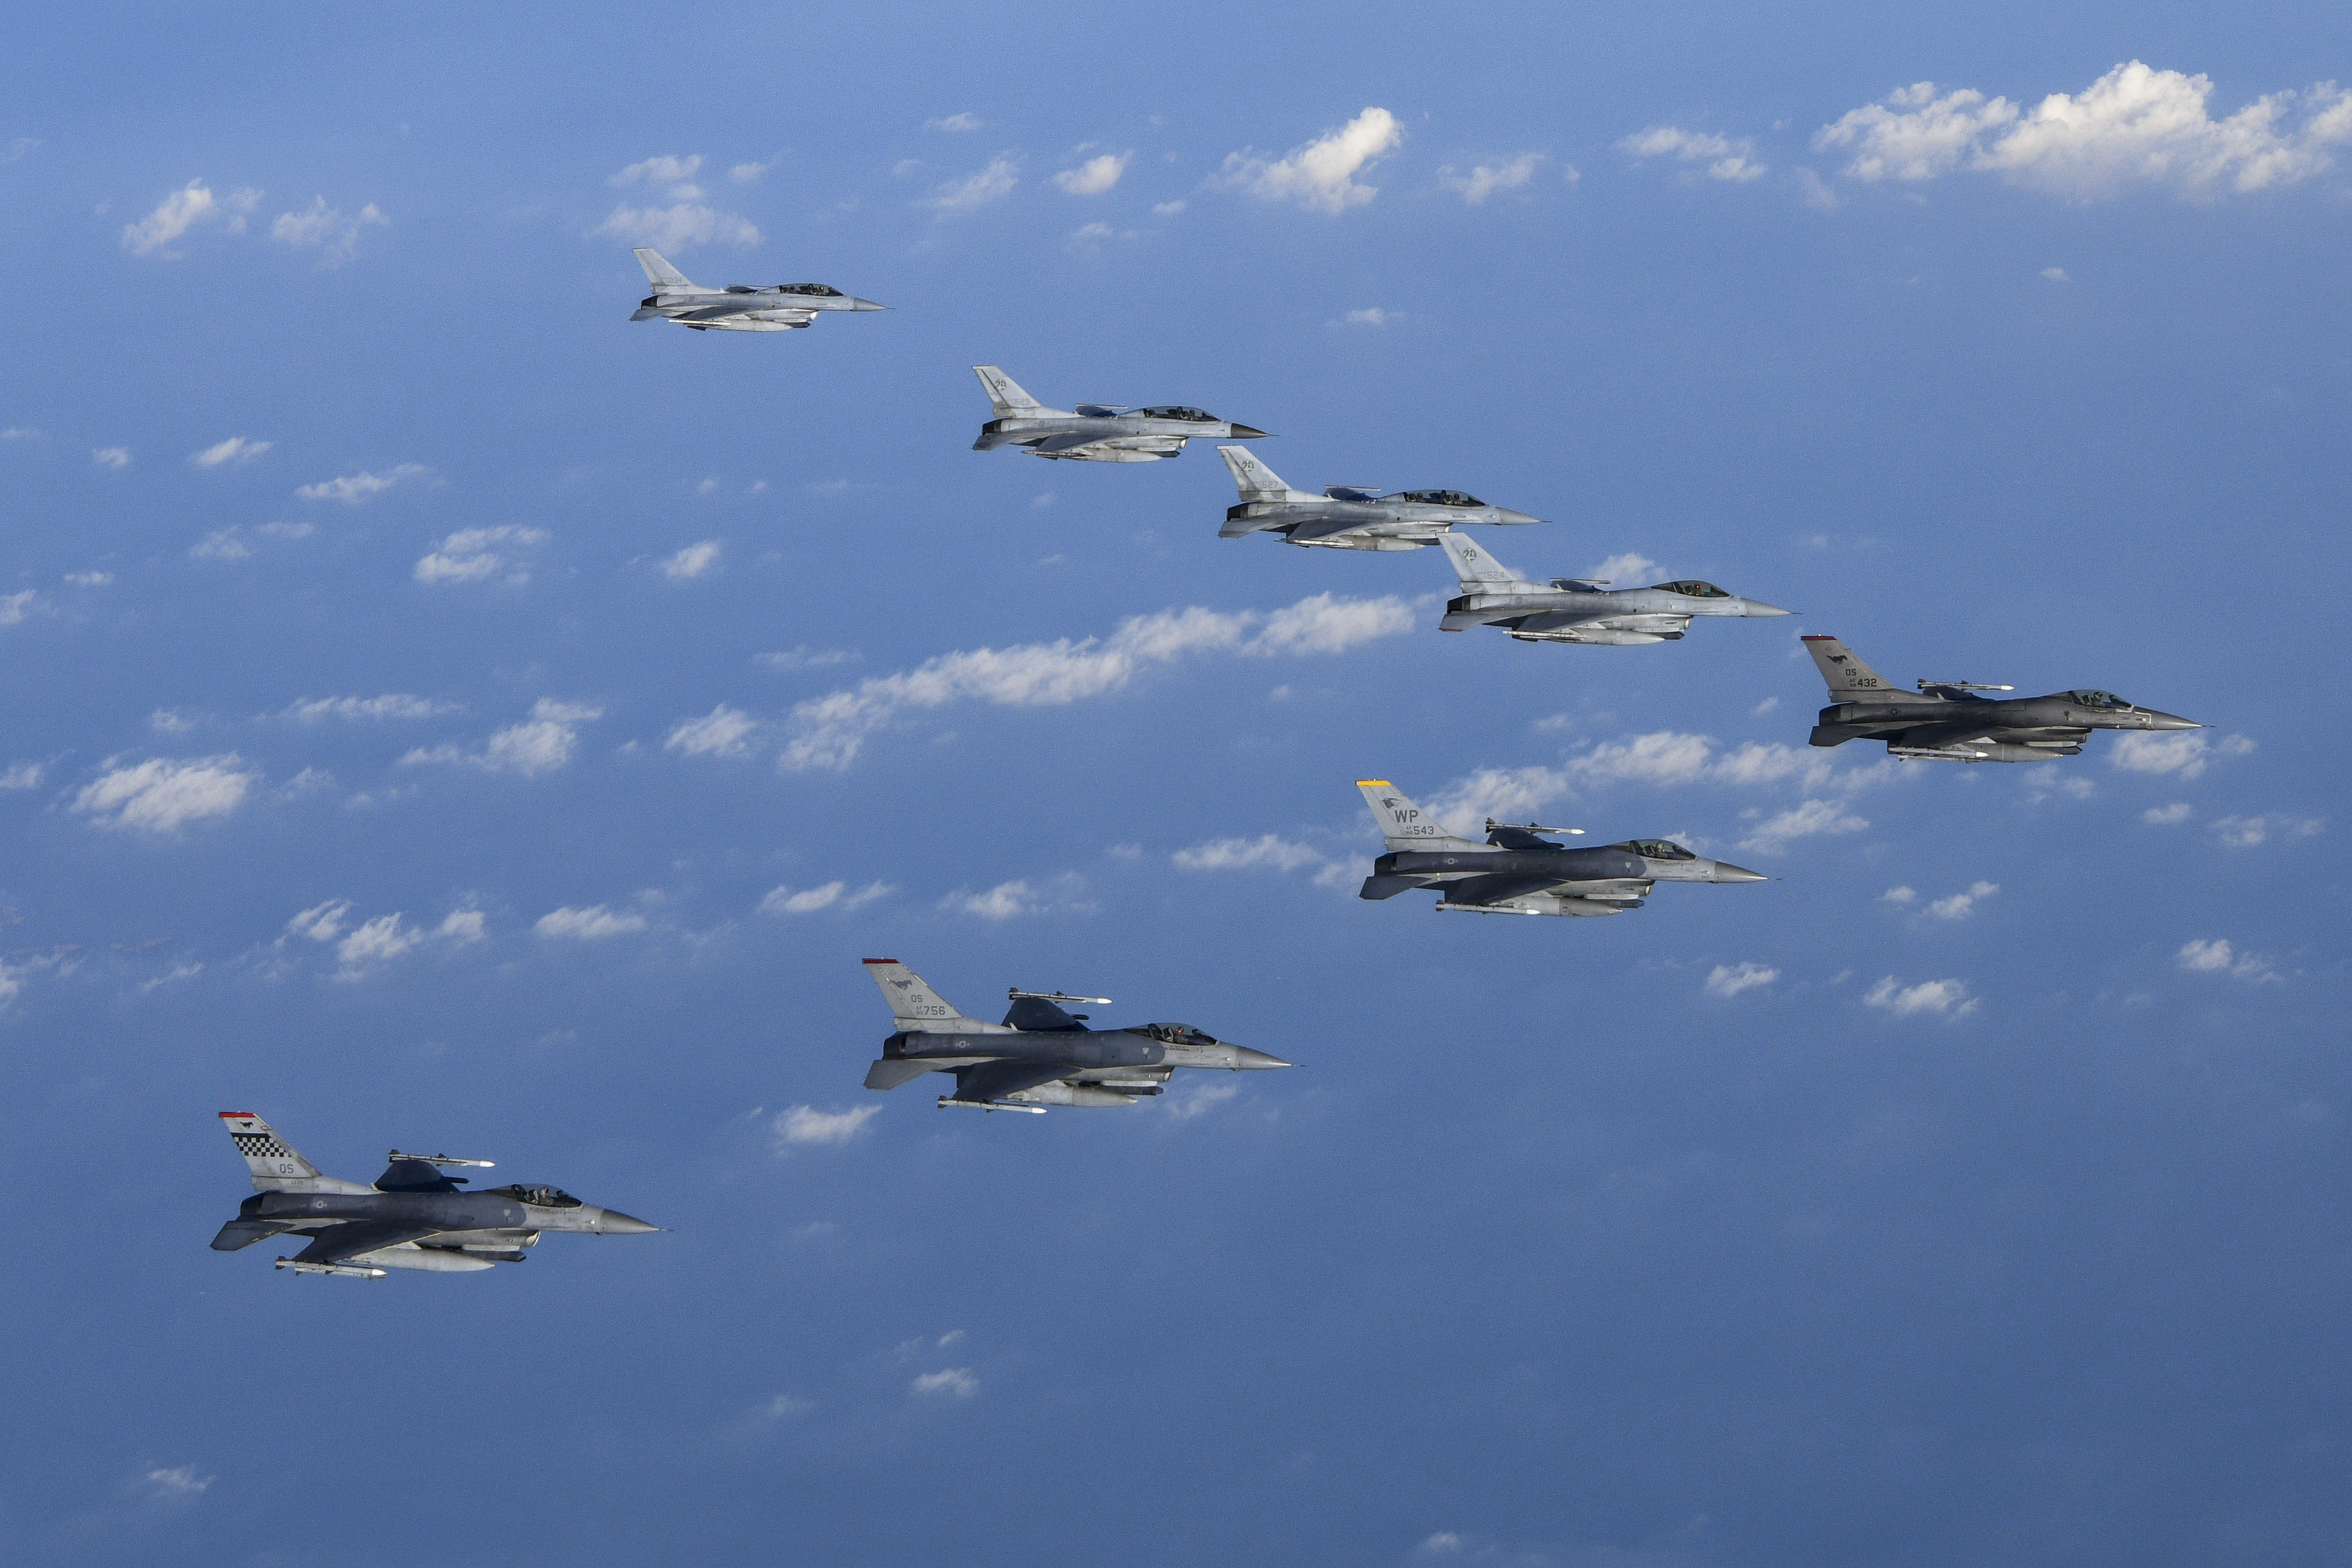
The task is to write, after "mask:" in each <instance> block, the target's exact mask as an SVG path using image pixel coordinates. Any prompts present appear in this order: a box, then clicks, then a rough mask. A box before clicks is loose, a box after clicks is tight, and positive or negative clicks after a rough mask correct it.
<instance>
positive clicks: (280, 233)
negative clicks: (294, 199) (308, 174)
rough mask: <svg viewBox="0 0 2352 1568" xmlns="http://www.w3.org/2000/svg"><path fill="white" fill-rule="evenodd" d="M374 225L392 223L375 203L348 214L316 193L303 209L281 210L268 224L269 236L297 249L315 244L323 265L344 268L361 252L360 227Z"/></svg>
mask: <svg viewBox="0 0 2352 1568" xmlns="http://www.w3.org/2000/svg"><path fill="white" fill-rule="evenodd" d="M370 226H374V227H377V228H389V227H390V226H392V220H391V219H390V218H388V217H386V216H383V214H382V213H381V212H378V211H377V210H376V205H375V204H374V203H373V202H370V203H368V205H365V206H363V207H362V208H360V210H359V211H358V212H356V213H353V214H351V215H349V216H346V215H345V214H344V213H343V211H342V209H341V208H340V207H331V206H329V205H327V198H326V197H324V196H313V197H311V198H310V206H309V208H308V209H306V210H304V211H302V212H299V213H279V214H278V221H277V222H275V223H273V224H271V225H270V226H269V237H270V238H272V239H274V240H277V241H278V242H279V243H280V244H282V245H291V246H294V247H297V248H303V247H310V246H316V247H319V249H320V253H321V254H320V258H319V265H320V266H321V267H341V265H342V264H343V263H344V262H346V261H349V260H350V259H351V258H352V257H353V256H354V255H356V254H357V253H358V251H359V243H360V230H362V229H363V228H367V227H370Z"/></svg>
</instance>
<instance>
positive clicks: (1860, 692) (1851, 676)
mask: <svg viewBox="0 0 2352 1568" xmlns="http://www.w3.org/2000/svg"><path fill="white" fill-rule="evenodd" d="M1805 651H1806V652H1807V653H1809V654H1811V655H1812V656H1813V662H1814V663H1815V664H1816V665H1818V666H1820V667H1821V671H1822V679H1823V680H1824V681H1827V682H1828V683H1829V689H1830V700H1831V701H1832V702H1851V701H1853V700H1855V699H1856V698H1864V697H1885V696H1887V695H1888V694H1890V693H1892V694H1894V695H1895V696H1897V697H1909V696H1910V695H1911V693H1910V692H1907V691H1903V690H1901V689H1898V688H1895V687H1891V686H1889V685H1888V684H1887V683H1886V679H1885V677H1884V676H1882V675H1880V674H1879V673H1878V671H1876V670H1874V669H1873V668H1870V666H1868V665H1866V664H1864V663H1863V662H1862V659H1861V658H1860V656H1858V655H1857V654H1855V653H1854V652H1853V650H1852V649H1850V648H1848V647H1846V646H1845V644H1843V643H1842V642H1840V641H1838V639H1837V638H1835V637H1807V638H1806V639H1805Z"/></svg>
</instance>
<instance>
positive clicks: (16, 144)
mask: <svg viewBox="0 0 2352 1568" xmlns="http://www.w3.org/2000/svg"><path fill="white" fill-rule="evenodd" d="M43 142H44V139H43V138H41V137H38V136H18V137H15V138H13V139H11V140H10V142H9V143H8V145H6V146H5V147H0V163H17V162H19V161H21V160H23V159H24V158H26V157H27V156H29V155H30V154H32V153H36V152H37V151H39V149H40V148H41V146H42V145H43Z"/></svg>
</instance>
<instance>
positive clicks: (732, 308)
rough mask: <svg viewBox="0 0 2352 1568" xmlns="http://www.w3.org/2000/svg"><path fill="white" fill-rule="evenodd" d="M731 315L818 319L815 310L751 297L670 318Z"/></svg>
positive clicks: (704, 318)
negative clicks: (796, 307) (796, 308)
mask: <svg viewBox="0 0 2352 1568" xmlns="http://www.w3.org/2000/svg"><path fill="white" fill-rule="evenodd" d="M730 316H758V317H760V318H761V320H763V321H815V320H816V312H815V311H814V310H795V309H794V308H793V307H792V306H790V305H779V304H777V303H775V302H774V301H773V300H766V301H762V300H757V299H751V298H739V299H733V300H719V301H718V302H716V303H714V304H709V305H698V306H696V307H695V308H694V309H693V310H680V311H679V312H678V313H677V315H675V316H672V317H671V318H670V320H672V321H725V320H726V319H727V318H728V317H730Z"/></svg>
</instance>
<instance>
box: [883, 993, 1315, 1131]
mask: <svg viewBox="0 0 2352 1568" xmlns="http://www.w3.org/2000/svg"><path fill="white" fill-rule="evenodd" d="M866 973H868V974H871V975H872V976H874V983H875V984H877V985H879V986H881V987H882V1000H883V1001H885V1002H887V1003H888V1004H889V1005H890V1017H891V1019H892V1021H893V1022H895V1023H896V1024H897V1025H898V1029H897V1030H896V1032H894V1033H893V1034H892V1035H891V1036H890V1037H889V1038H888V1039H887V1040H885V1041H883V1042H882V1059H881V1060H879V1061H877V1062H876V1063H875V1064H874V1065H873V1066H872V1067H870V1068H866V1088H868V1089H896V1088H898V1086H899V1085H900V1084H902V1083H906V1082H908V1080H910V1079H919V1078H920V1077H922V1076H923V1075H924V1074H925V1073H927V1072H951V1073H953V1074H955V1080H956V1091H955V1092H954V1093H953V1094H943V1095H941V1096H940V1106H941V1108H942V1109H944V1108H945V1107H948V1106H950V1105H962V1106H970V1107H971V1108H972V1109H974V1110H1025V1111H1029V1112H1031V1113H1033V1114H1035V1115H1040V1116H1042V1115H1044V1114H1045V1108H1046V1107H1047V1106H1049V1105H1133V1104H1134V1103H1135V1102H1136V1101H1137V1100H1141V1099H1143V1098H1145V1097H1146V1096H1149V1095H1154V1094H1158V1093H1159V1092H1160V1089H1162V1088H1163V1087H1164V1086H1165V1085H1166V1084H1167V1082H1168V1078H1169V1075H1170V1074H1171V1072H1173V1071H1174V1070H1175V1069H1176V1068H1225V1069H1227V1070H1228V1071H1233V1072H1242V1071H1246V1070H1249V1069H1251V1068H1286V1067H1288V1066H1289V1065H1290V1064H1289V1063H1288V1062H1286V1061H1284V1060H1283V1059H1282V1058H1280V1057H1270V1056H1268V1055H1266V1054H1265V1052H1264V1051H1253V1050H1251V1049H1249V1048H1248V1047H1244V1046H1236V1045H1233V1044H1231V1043H1229V1042H1227V1041H1224V1040H1220V1039H1218V1038H1217V1037H1214V1036H1213V1035H1207V1034H1203V1033H1202V1032H1201V1031H1200V1030H1198V1029H1196V1028H1193V1027H1192V1026H1191V1025H1189V1024H1134V1025H1130V1026H1128V1027H1127V1028H1124V1029H1099V1030H1097V1029H1089V1028H1087V1016H1086V1015H1085V1014H1084V1013H1066V1012H1064V1011H1062V1004H1063V1003H1065V1002H1087V1003H1092V1004H1094V1005H1097V1006H1104V1007H1108V1006H1109V1005H1110V998H1109V997H1108V996H1065V995H1063V994H1061V993H1060V992H1058V991H1057V992H1053V993H1051V994H1048V993H1045V992H1039V991H1013V992H1012V993H1011V995H1012V998H1013V1008H1012V1011H1010V1012H1008V1013H1006V1014H1005V1015H1004V1022H1003V1023H1002V1024H984V1023H982V1022H981V1021H980V1020H979V1019H977V1018H967V1017H965V1016H963V1015H962V1014H961V1013H959V1012H957V1011H956V1010H955V1009H954V1008H953V1007H950V1006H949V1005H947V1004H946V1003H945V1002H942V1001H940V994H939V993H938V992H936V991H934V990H932V989H931V988H930V987H929V985H926V984H923V979H922V976H920V975H919V974H917V973H915V972H914V971H913V970H911V969H909V968H908V967H907V966H906V965H905V964H903V963H899V962H898V960H897V959H895V958H869V959H867V960H866Z"/></svg>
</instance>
